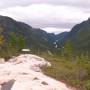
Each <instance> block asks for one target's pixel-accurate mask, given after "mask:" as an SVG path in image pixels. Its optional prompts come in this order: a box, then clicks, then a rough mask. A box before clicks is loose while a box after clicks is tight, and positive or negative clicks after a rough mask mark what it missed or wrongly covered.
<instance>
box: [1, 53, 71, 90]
mask: <svg viewBox="0 0 90 90" xmlns="http://www.w3.org/2000/svg"><path fill="white" fill-rule="evenodd" d="M42 66H51V64H50V63H49V62H47V61H46V60H45V59H43V58H41V57H38V56H36V55H32V54H21V55H20V56H18V57H13V58H11V59H10V60H9V61H8V62H4V63H0V90H72V89H70V88H68V87H67V86H66V85H65V84H64V83H62V82H60V81H57V80H55V79H53V78H50V77H48V76H46V75H44V74H43V73H42V71H41V69H40V68H41V67H42Z"/></svg>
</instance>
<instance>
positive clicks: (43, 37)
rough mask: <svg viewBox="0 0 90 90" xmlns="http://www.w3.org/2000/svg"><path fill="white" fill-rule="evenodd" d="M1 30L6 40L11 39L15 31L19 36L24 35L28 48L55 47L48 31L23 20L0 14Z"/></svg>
mask: <svg viewBox="0 0 90 90" xmlns="http://www.w3.org/2000/svg"><path fill="white" fill-rule="evenodd" d="M0 30H1V32H2V34H3V35H4V37H5V40H6V41H8V40H9V34H10V33H12V32H13V33H14V34H15V35H16V36H17V37H18V36H20V35H22V36H23V38H24V39H25V42H26V47H28V48H37V49H38V48H40V49H44V50H47V49H50V48H52V47H53V46H52V42H51V41H49V35H48V33H47V32H45V31H43V30H41V29H36V28H33V27H31V26H29V25H27V24H25V23H23V22H18V21H15V20H14V19H12V18H9V17H5V16H0Z"/></svg>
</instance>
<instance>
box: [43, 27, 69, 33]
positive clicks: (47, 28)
mask: <svg viewBox="0 0 90 90" xmlns="http://www.w3.org/2000/svg"><path fill="white" fill-rule="evenodd" d="M42 29H43V30H45V31H47V32H49V33H55V34H57V33H60V32H65V31H70V29H69V28H67V29H64V28H53V27H46V28H42Z"/></svg>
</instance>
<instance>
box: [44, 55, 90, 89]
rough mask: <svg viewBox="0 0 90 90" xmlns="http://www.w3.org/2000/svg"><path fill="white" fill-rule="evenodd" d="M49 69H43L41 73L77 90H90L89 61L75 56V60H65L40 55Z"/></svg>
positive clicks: (84, 57)
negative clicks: (49, 65) (48, 64)
mask: <svg viewBox="0 0 90 90" xmlns="http://www.w3.org/2000/svg"><path fill="white" fill-rule="evenodd" d="M42 57H44V58H46V60H48V61H49V62H51V64H52V66H51V67H43V72H44V73H45V74H46V75H48V76H51V77H53V78H55V79H57V80H60V81H62V82H65V83H67V84H68V85H70V86H73V87H75V88H77V89H79V90H90V59H89V58H88V59H86V56H84V55H82V56H77V57H76V58H75V60H66V59H65V58H63V59H62V58H60V57H58V56H54V55H53V56H48V55H45V54H44V56H43V55H42Z"/></svg>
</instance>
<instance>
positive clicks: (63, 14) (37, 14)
mask: <svg viewBox="0 0 90 90" xmlns="http://www.w3.org/2000/svg"><path fill="white" fill-rule="evenodd" d="M89 7H90V0H87V3H86V0H66V1H65V0H18V1H17V0H11V1H9V0H0V8H1V9H0V15H5V16H10V17H12V18H14V19H16V20H18V21H23V22H26V23H27V24H29V25H31V26H33V27H37V28H46V29H47V28H48V29H47V30H49V29H50V30H49V31H51V29H53V28H54V29H53V30H56V32H57V31H60V32H61V30H63V31H64V30H70V29H71V28H72V27H73V26H74V25H75V24H77V23H80V22H82V21H83V20H86V19H88V17H89V16H90V9H89ZM46 29H45V30H46ZM53 30H52V31H53Z"/></svg>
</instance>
